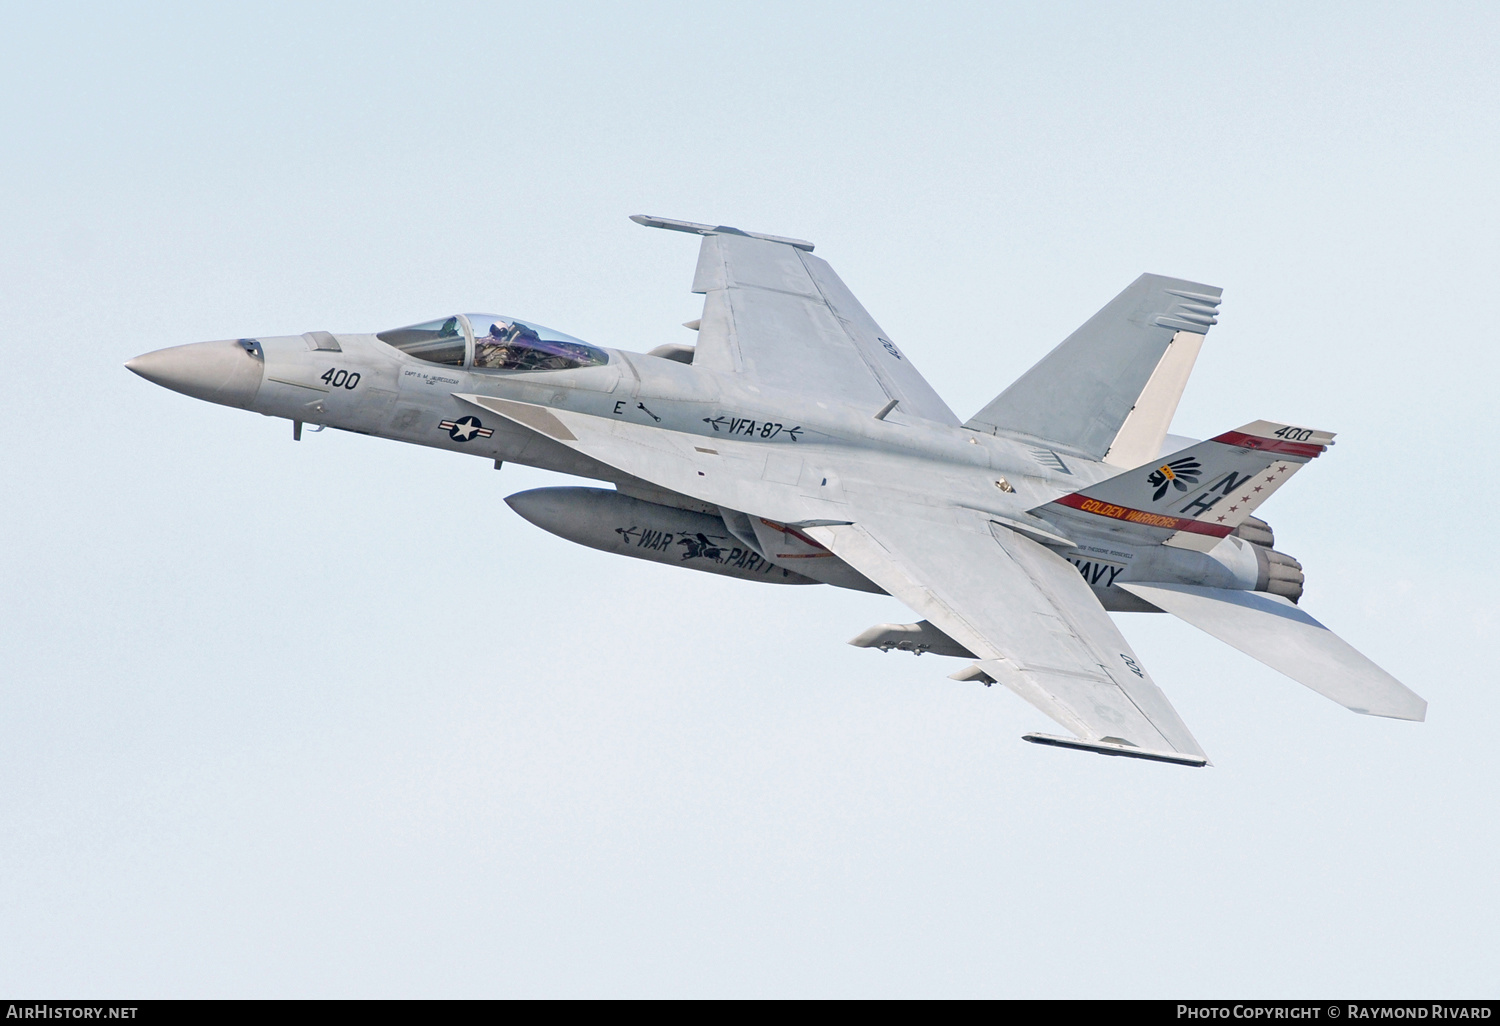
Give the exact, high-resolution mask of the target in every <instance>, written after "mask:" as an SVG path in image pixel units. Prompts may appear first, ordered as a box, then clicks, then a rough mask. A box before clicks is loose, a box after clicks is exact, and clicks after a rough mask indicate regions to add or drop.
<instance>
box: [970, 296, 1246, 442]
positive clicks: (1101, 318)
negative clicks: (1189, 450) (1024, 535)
mask: <svg viewBox="0 0 1500 1026" xmlns="http://www.w3.org/2000/svg"><path fill="white" fill-rule="evenodd" d="M1221 294H1222V290H1221V289H1218V288H1215V287H1214V286H1212V285H1201V284H1198V283H1197V282H1191V281H1183V280H1181V279H1178V278H1164V277H1162V276H1161V275H1158V274H1143V275H1141V276H1140V277H1139V278H1137V279H1136V280H1135V281H1134V282H1132V283H1131V285H1130V286H1129V287H1128V288H1127V289H1125V291H1124V292H1121V293H1120V294H1119V295H1118V296H1116V297H1115V298H1114V299H1113V300H1111V301H1110V302H1109V304H1108V305H1107V306H1105V307H1104V309H1102V310H1100V311H1099V312H1098V313H1096V314H1095V315H1094V316H1093V317H1091V318H1089V319H1088V321H1087V322H1086V323H1085V324H1084V325H1083V326H1082V327H1081V328H1079V329H1078V330H1077V331H1075V332H1073V334H1071V335H1069V336H1068V337H1067V338H1066V339H1065V340H1064V341H1063V343H1062V344H1061V345H1059V346H1058V347H1057V348H1056V349H1054V350H1052V352H1050V353H1048V354H1047V355H1046V356H1044V357H1043V358H1042V360H1041V362H1039V363H1038V364H1037V365H1036V366H1035V367H1032V368H1031V370H1029V371H1027V372H1026V373H1025V374H1023V375H1022V376H1021V377H1020V379H1019V380H1017V381H1016V383H1015V384H1013V385H1011V386H1010V387H1009V388H1007V389H1006V390H1005V391H1004V392H1002V393H1000V395H999V396H997V397H996V398H995V399H994V400H993V401H992V402H991V403H990V404H989V405H988V406H986V407H985V408H984V409H982V410H980V411H979V412H978V413H976V414H975V415H974V416H973V417H971V418H970V419H969V421H968V423H966V424H965V425H964V426H965V427H967V428H970V429H972V430H975V431H983V432H985V433H987V434H1004V435H1011V436H1014V437H1018V438H1021V439H1025V440H1034V441H1039V442H1045V443H1047V444H1048V445H1049V446H1051V447H1055V448H1065V449H1068V450H1071V451H1073V452H1076V453H1078V454H1080V455H1084V456H1088V457H1090V458H1092V459H1103V458H1104V457H1105V456H1106V454H1109V453H1110V451H1111V449H1115V450H1117V453H1116V454H1115V455H1114V457H1113V458H1112V459H1111V460H1110V462H1111V463H1115V465H1117V466H1123V465H1131V466H1134V465H1138V464H1139V463H1142V462H1145V461H1146V460H1149V459H1151V458H1153V457H1154V456H1155V455H1156V453H1157V452H1158V451H1160V446H1161V442H1162V439H1163V438H1164V437H1165V436H1166V432H1167V425H1168V424H1169V423H1170V422H1171V419H1172V413H1173V412H1174V411H1175V410H1176V409H1177V400H1178V398H1179V397H1180V396H1181V395H1182V388H1183V386H1184V385H1185V384H1186V383H1187V376H1188V374H1189V373H1191V371H1192V369H1193V361H1194V360H1195V359H1196V358H1197V355H1198V348H1199V346H1201V345H1202V342H1203V336H1204V335H1205V334H1206V333H1207V332H1208V329H1209V327H1210V326H1212V325H1213V324H1214V323H1215V322H1216V320H1217V312H1218V307H1219V297H1220V295H1221ZM1137 410H1139V411H1140V416H1139V417H1136V416H1134V415H1133V414H1134V411H1137ZM1148 450H1149V451H1148ZM1127 453H1128V454H1129V455H1128V456H1127V455H1126V454H1127ZM1117 461H1118V462H1117Z"/></svg>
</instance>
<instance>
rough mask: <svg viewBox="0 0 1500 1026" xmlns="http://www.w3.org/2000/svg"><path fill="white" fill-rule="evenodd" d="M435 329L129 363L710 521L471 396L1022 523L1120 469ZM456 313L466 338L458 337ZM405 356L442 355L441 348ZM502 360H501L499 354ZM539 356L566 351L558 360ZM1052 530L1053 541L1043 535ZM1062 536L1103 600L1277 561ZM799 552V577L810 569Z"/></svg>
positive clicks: (1222, 550)
mask: <svg viewBox="0 0 1500 1026" xmlns="http://www.w3.org/2000/svg"><path fill="white" fill-rule="evenodd" d="M473 316H474V317H475V318H478V317H480V315H473ZM431 323H432V324H433V325H441V327H440V328H438V329H432V330H430V331H429V332H428V335H431V336H434V337H438V336H437V332H439V331H441V330H445V329H446V330H448V331H449V332H450V334H446V335H442V336H441V337H438V342H440V343H441V342H444V341H447V342H450V343H451V345H449V347H448V349H447V350H445V351H441V352H436V355H437V356H438V357H440V358H441V359H443V360H446V361H448V362H435V361H434V360H433V359H426V358H423V357H422V356H418V355H412V353H411V352H410V351H404V350H403V349H402V348H398V347H397V345H393V344H390V343H389V342H388V341H385V340H383V339H382V337H381V336H385V337H386V338H396V339H397V340H398V341H401V340H403V339H405V338H407V337H409V335H410V331H411V329H401V330H400V331H398V332H394V333H380V334H379V335H377V334H330V333H328V332H309V333H307V334H304V335H288V336H271V337H259V338H246V339H237V340H227V341H221V342H204V343H197V344H194V345H188V346H178V347H173V348H171V349H165V350H159V351H157V352H154V353H148V354H145V355H144V356H141V357H137V358H136V359H135V360H132V361H130V363H129V364H127V366H128V367H130V369H131V370H133V371H135V372H136V373H138V374H140V375H141V376H143V377H146V378H148V379H149V380H152V381H154V382H156V383H158V384H161V385H163V386H165V387H168V388H172V389H174V390H177V391H180V392H184V393H186V394H188V395H192V396H195V397H197V398H201V399H206V400H208V401H211V402H217V403H221V404H223V405H228V406H235V407H240V408H243V409H246V410H252V411H254V412H257V413H261V414H264V415H266V416H272V417H282V418H286V419H288V420H290V421H292V422H293V423H294V425H296V427H295V428H294V431H295V432H296V433H297V434H298V436H300V431H301V426H302V425H304V424H309V425H314V426H317V427H331V428H337V429H340V430H345V431H353V432H358V433H361V434H367V435H373V436H377V437H382V438H390V439H394V440H396V441H402V442H410V443H415V444H418V445H426V446H431V447H434V448H440V449H448V450H451V451H454V452H461V453H465V454H468V455H473V456H477V457H480V458H482V459H485V460H492V461H501V462H504V463H520V464H524V465H528V466H533V467H538V468H541V469H544V470H550V471H555V472H558V473H561V474H567V475H572V476H576V477H583V478H591V479H594V480H598V481H605V482H610V483H613V484H615V485H616V487H617V488H618V489H620V490H621V491H623V492H627V493H629V494H632V495H635V496H637V497H638V498H642V499H650V500H665V501H663V502H661V503H660V504H661V505H679V506H681V507H682V508H684V509H691V510H697V511H698V513H699V514H700V515H704V516H713V515H714V514H715V512H716V511H714V510H712V509H705V508H703V507H702V505H701V504H698V503H695V502H692V501H688V502H681V503H678V502H675V501H674V498H673V496H671V495H660V494H653V493H652V492H651V490H650V488H649V486H646V487H645V488H644V489H643V488H642V487H640V486H641V485H643V483H641V482H637V481H635V480H634V479H633V478H631V477H630V476H629V475H626V474H623V473H621V472H620V471H618V470H616V469H615V468H613V467H610V466H608V465H606V464H604V463H601V462H599V461H597V460H594V459H591V458H590V457H588V456H586V455H584V454H582V453H579V452H575V451H574V450H573V449H570V448H568V447H567V446H565V445H562V444H560V443H559V442H557V441H554V440H552V439H550V438H548V437H546V436H544V435H542V434H540V433H537V432H535V431H532V430H529V429H528V428H525V427H522V426H521V425H519V424H517V423H515V422H513V421H511V420H509V419H506V418H503V417H500V416H496V415H494V414H492V413H491V412H489V411H488V410H486V409H484V408H482V407H478V406H476V405H475V404H474V403H472V402H471V401H469V400H465V399H462V398H459V396H463V395H471V396H486V397H493V398H497V399H505V400H511V401H515V402H522V403H529V404H534V405H537V406H543V407H552V408H556V409H559V410H570V411H574V412H577V413H583V414H589V415H592V416H596V417H602V418H617V419H621V420H628V421H631V422H633V423H637V424H642V425H647V426H652V427H656V428H661V429H666V430H670V431H675V432H682V433H685V434H688V435H696V436H701V437H702V438H703V439H704V440H705V441H704V443H703V444H704V445H705V446H711V445H712V444H713V443H712V441H710V440H711V439H714V438H719V439H730V438H732V439H736V440H739V441H743V442H752V443H755V444H757V446H760V447H763V448H764V449H765V452H766V459H767V465H768V467H769V466H775V465H777V463H778V461H780V462H787V461H792V460H795V459H796V458H797V454H798V453H799V451H807V450H809V449H811V448H813V447H815V446H816V447H818V448H819V450H820V451H821V452H822V453H823V454H824V464H826V465H827V466H829V467H831V468H833V469H831V470H826V471H824V473H825V474H828V473H832V474H836V475H837V478H838V480H837V482H836V484H837V485H838V487H840V488H841V489H843V490H846V491H848V492H857V491H859V490H860V489H864V488H870V489H879V490H880V491H882V492H883V493H885V494H887V495H891V494H895V495H898V496H899V497H900V498H902V499H904V500H909V501H911V502H913V503H916V504H917V505H918V506H921V507H942V506H962V507H966V508H969V509H977V510H981V511H984V512H988V513H990V514H993V515H995V516H997V517H1001V518H1004V519H1005V520H1006V521H1007V522H1008V523H1011V524H1012V525H1014V524H1017V523H1021V524H1024V523H1026V522H1027V521H1028V520H1029V519H1032V518H1029V517H1028V513H1027V511H1028V510H1032V509H1035V508H1036V507H1038V506H1040V505H1042V504H1043V503H1046V502H1049V501H1051V500H1053V499H1056V498H1057V497H1058V496H1061V495H1065V494H1068V493H1070V492H1075V491H1078V490H1080V489H1082V488H1085V487H1087V486H1089V485H1091V484H1094V483H1096V482H1098V481H1101V480H1104V479H1106V478H1109V477H1113V476H1115V475H1116V474H1118V473H1120V470H1121V468H1119V467H1114V466H1109V465H1106V464H1104V463H1101V462H1099V461H1097V460H1094V459H1090V458H1087V457H1085V456H1082V455H1079V454H1077V453H1073V452H1059V451H1057V450H1056V449H1054V448H1051V447H1049V446H1047V445H1046V444H1045V443H1042V442H1040V441H1038V442H1037V443H1036V444H1028V443H1026V442H1025V441H1021V440H1017V439H1014V438H1009V437H1004V436H999V435H990V434H983V433H980V432H976V431H972V430H968V429H965V428H962V427H959V426H955V425H948V424H939V423H934V422H931V421H927V420H923V419H919V418H915V417H909V416H907V415H905V414H904V413H903V412H902V411H901V410H900V408H899V406H897V407H895V408H893V409H888V410H884V411H879V410H866V409H854V408H851V407H848V406H845V405H841V404H839V403H836V402H826V401H821V400H818V399H815V398H811V397H809V396H806V395H800V394H793V393H786V392H777V393H775V394H771V393H769V392H768V391H766V390H765V389H763V388H761V387H758V386H756V385H754V384H751V383H749V382H748V381H746V380H745V379H744V378H743V377H741V376H739V375H734V374H721V373H717V372H714V371H710V370H707V369H704V368H699V367H695V366H693V365H692V364H691V363H689V362H684V361H683V360H682V359H674V358H667V357H664V356H659V355H651V354H644V353H633V352H626V351H623V350H618V349H609V348H605V347H593V346H587V345H585V344H583V343H579V342H578V340H574V339H571V337H570V336H565V335H561V334H560V333H557V337H558V338H559V339H564V340H567V341H563V342H558V343H556V345H559V346H564V347H570V348H569V349H567V350H565V351H567V352H571V351H574V350H577V351H580V352H583V351H586V352H587V353H588V354H591V355H589V356H588V357H587V358H586V359H583V360H581V361H573V362H579V363H581V365H577V366H565V367H556V366H550V367H549V366H535V364H536V363H537V362H539V361H535V360H533V361H531V363H532V364H533V365H532V366H524V367H512V368H507V367H505V366H489V367H486V366H481V365H480V363H481V362H482V361H483V360H484V359H486V357H485V356H484V352H485V351H484V349H483V343H485V342H492V341H494V340H493V339H491V338H490V337H489V336H478V337H476V336H477V333H478V332H479V331H481V330H482V329H480V328H478V327H470V325H469V320H468V319H467V318H465V319H463V320H462V321H461V322H459V321H458V320H457V319H456V318H450V319H448V320H447V321H444V322H437V321H434V322H431ZM456 323H461V324H462V325H463V326H464V328H465V329H466V330H465V331H463V332H462V333H461V334H460V333H458V332H457V331H456V328H455V327H453V326H454V325H455V324H456ZM475 323H476V324H477V323H478V321H477V320H476V322H475ZM501 323H504V322H501ZM515 323H517V324H522V323H524V322H515ZM541 330H542V331H543V332H545V331H546V329H541ZM401 331H406V332H408V334H407V335H403V334H401ZM533 337H534V336H533ZM407 348H408V349H409V350H416V351H418V352H427V353H429V355H431V354H432V353H433V352H434V349H433V346H432V345H429V346H427V348H426V349H423V348H422V347H421V346H408V347H407ZM673 350H675V351H676V353H677V354H679V355H681V354H684V353H688V352H689V351H688V350H686V347H670V348H669V351H673ZM494 351H495V350H494V349H491V350H490V352H491V353H493V352H494ZM500 351H501V352H502V354H503V353H505V352H507V351H505V350H500ZM515 351H517V350H514V349H513V350H510V351H509V352H515ZM689 358H690V357H689ZM506 362H507V360H505V359H492V363H496V364H503V363H506ZM508 362H510V363H516V362H518V361H515V360H509V361H508ZM519 362H522V363H524V362H525V361H519ZM540 362H542V363H544V364H545V363H547V362H551V363H553V364H556V363H558V362H569V361H567V360H560V359H558V358H556V357H553V358H550V359H549V360H546V361H540ZM877 415H878V416H877ZM830 454H831V455H830ZM769 472H770V471H768V473H769ZM825 483H826V480H825ZM657 491H658V492H659V490H657ZM679 498H681V497H679ZM518 508H519V507H518ZM717 512H718V513H719V515H720V516H722V517H723V518H724V520H725V523H726V525H727V528H728V530H730V531H731V533H733V534H734V536H735V537H736V538H737V539H741V540H742V541H744V543H745V544H746V545H747V546H749V547H751V548H754V549H755V550H756V551H757V552H758V553H760V554H761V555H762V556H764V555H766V553H765V552H764V551H763V550H764V546H761V545H756V544H755V537H754V536H753V535H751V534H748V533H747V532H746V530H745V529H744V528H743V526H741V527H740V529H738V530H736V529H735V528H736V525H735V523H734V520H735V518H736V517H737V516H738V515H739V514H741V513H743V514H748V515H750V516H756V515H758V514H757V511H755V510H747V511H717ZM763 523H764V522H763ZM543 526H548V525H546V524H543ZM548 529H549V530H551V529H552V528H551V527H550V526H549V527H548ZM556 533H564V532H561V531H558V532H556ZM615 533H620V532H619V530H618V529H617V530H616V532H615ZM564 536H568V535H567V534H565V535H564ZM574 540H581V541H583V543H584V544H595V543H594V542H593V541H590V540H587V539H585V538H577V537H575V538H574ZM1039 540H1043V541H1044V543H1045V542H1046V539H1045V537H1042V538H1039ZM1067 540H1069V541H1071V542H1073V544H1072V545H1063V544H1056V545H1055V546H1054V547H1055V548H1056V550H1057V551H1058V552H1059V553H1060V554H1061V555H1063V556H1064V558H1066V559H1068V560H1069V561H1071V562H1073V564H1074V565H1075V566H1077V567H1078V568H1079V572H1080V573H1081V574H1082V575H1083V576H1084V578H1085V579H1086V580H1088V581H1089V583H1090V585H1091V586H1093V588H1094V589H1095V592H1096V594H1098V595H1099V596H1100V598H1101V601H1103V602H1104V603H1105V605H1106V607H1107V608H1113V609H1135V610H1149V609H1150V608H1151V607H1149V606H1145V604H1144V603H1142V602H1141V601H1140V600H1138V599H1135V598H1134V597H1133V596H1131V595H1129V594H1128V593H1127V592H1124V591H1122V590H1120V589H1118V588H1115V587H1113V585H1114V584H1116V583H1118V582H1127V581H1179V582H1182V583H1192V584H1202V585H1205V586H1209V587H1218V588H1236V589H1246V590H1250V589H1255V588H1256V587H1257V585H1258V583H1259V584H1260V585H1261V586H1264V584H1265V581H1264V578H1265V568H1264V562H1265V557H1264V555H1262V556H1261V557H1260V559H1259V561H1258V560H1257V556H1256V554H1255V547H1254V546H1252V545H1250V544H1248V543H1246V542H1245V541H1243V540H1242V539H1241V538H1238V537H1231V538H1227V539H1225V540H1224V542H1223V543H1222V544H1220V545H1219V546H1218V547H1217V548H1215V549H1214V550H1213V551H1212V552H1210V553H1200V552H1192V551H1186V550H1182V549H1172V548H1166V547H1164V546H1161V545H1149V546H1142V545H1140V544H1139V543H1138V542H1132V543H1127V542H1125V541H1123V540H1122V539H1121V538H1120V537H1118V536H1115V535H1112V534H1111V533H1110V532H1108V531H1101V532H1097V533H1095V534H1091V535H1087V536H1080V535H1078V534H1076V533H1074V534H1072V535H1070V536H1069V538H1068V539H1067ZM595 547H601V548H602V547H605V546H603V545H595ZM1268 547H1269V546H1267V548H1268ZM623 554H627V555H633V554H635V553H633V552H625V553H623ZM773 562H774V561H773ZM787 562H788V569H789V570H792V571H804V570H806V569H807V566H808V564H805V563H804V564H800V565H799V564H791V563H790V562H789V561H787ZM700 568H702V567H700ZM741 576H743V575H741ZM854 576H855V577H856V578H858V575H854ZM819 579H824V580H827V582H828V583H835V584H845V585H846V586H852V587H862V586H865V585H867V583H868V582H865V585H862V584H860V583H859V581H862V580H863V579H862V578H859V579H858V580H857V581H853V583H849V582H846V581H845V580H844V579H843V578H840V577H839V575H838V574H833V575H824V576H823V577H821V578H819ZM851 580H852V579H851ZM866 590H869V589H868V588H866Z"/></svg>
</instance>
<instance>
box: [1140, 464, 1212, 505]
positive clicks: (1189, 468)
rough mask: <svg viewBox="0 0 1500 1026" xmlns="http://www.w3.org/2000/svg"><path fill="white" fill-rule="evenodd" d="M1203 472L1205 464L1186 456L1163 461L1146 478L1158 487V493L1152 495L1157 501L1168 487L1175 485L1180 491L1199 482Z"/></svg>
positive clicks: (1148, 482)
mask: <svg viewBox="0 0 1500 1026" xmlns="http://www.w3.org/2000/svg"><path fill="white" fill-rule="evenodd" d="M1202 474H1203V464H1201V463H1199V462H1198V461H1197V460H1195V459H1194V458H1193V457H1191V456H1184V457H1183V458H1182V459H1180V460H1173V461H1172V462H1171V463H1163V464H1162V465H1161V466H1159V467H1157V468H1156V469H1155V470H1153V471H1151V473H1150V475H1149V476H1147V478H1146V483H1147V484H1149V485H1151V486H1152V487H1154V488H1155V489H1156V494H1155V495H1153V496H1151V501H1152V502H1155V501H1156V500H1158V499H1160V498H1161V497H1162V496H1163V495H1166V494H1167V489H1168V488H1172V487H1175V488H1176V489H1177V490H1178V491H1179V492H1185V491H1187V490H1188V488H1189V487H1191V486H1192V485H1195V484H1197V483H1198V478H1199V477H1201V476H1202Z"/></svg>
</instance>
